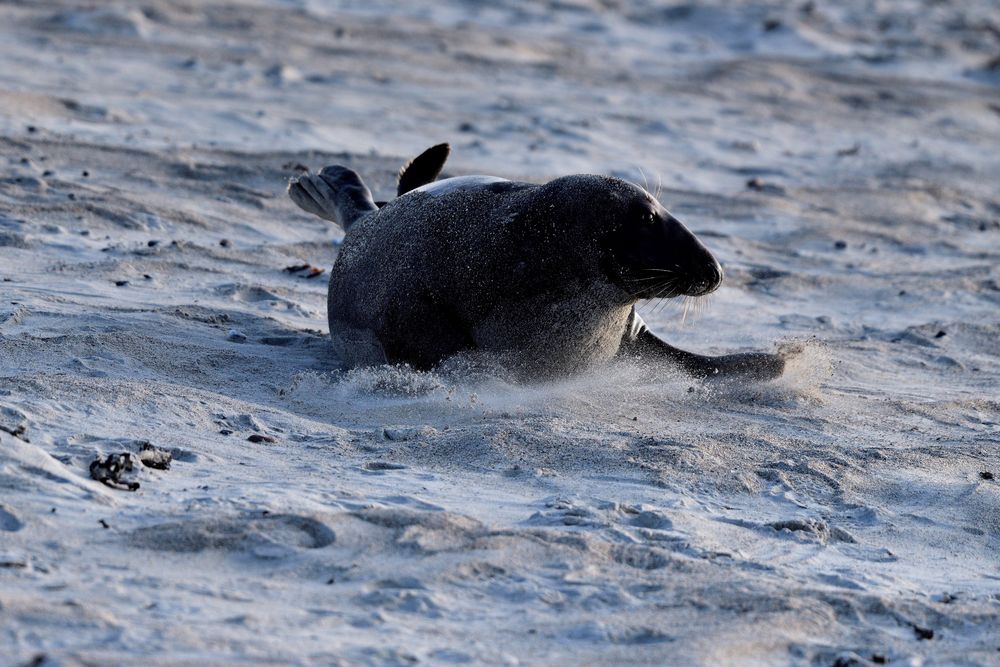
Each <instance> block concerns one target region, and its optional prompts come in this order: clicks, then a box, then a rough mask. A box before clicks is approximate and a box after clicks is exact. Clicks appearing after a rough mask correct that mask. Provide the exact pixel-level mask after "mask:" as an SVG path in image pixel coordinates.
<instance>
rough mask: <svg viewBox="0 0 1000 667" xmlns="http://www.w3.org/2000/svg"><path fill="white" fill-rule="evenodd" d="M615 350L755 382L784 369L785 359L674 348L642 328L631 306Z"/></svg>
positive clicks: (702, 375)
mask: <svg viewBox="0 0 1000 667" xmlns="http://www.w3.org/2000/svg"><path fill="white" fill-rule="evenodd" d="M619 354H633V355H638V356H648V357H652V358H659V359H667V360H669V361H672V362H674V363H676V364H677V365H679V366H680V367H681V368H682V369H684V372H686V373H687V374H688V375H691V376H692V377H696V378H698V379H702V380H706V379H713V378H718V379H746V380H752V381H756V382H763V381H766V380H773V379H775V378H777V377H780V376H781V374H782V373H784V372H785V359H784V357H782V356H780V355H777V354H768V353H766V352H745V353H741V354H727V355H724V356H721V357H708V356H703V355H700V354H695V353H694V352H687V351H685V350H682V349H680V348H676V347H674V346H673V345H670V344H669V343H666V342H664V341H662V340H660V339H659V338H657V337H656V336H655V335H653V333H652V332H651V331H650V330H649V329H647V328H646V323H645V322H643V321H642V318H641V317H639V315H638V313H636V312H635V310H633V311H632V316H631V318H630V320H629V325H628V327H627V328H626V330H625V335H624V336H623V337H622V345H621V348H620V349H619Z"/></svg>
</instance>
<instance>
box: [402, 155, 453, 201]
mask: <svg viewBox="0 0 1000 667" xmlns="http://www.w3.org/2000/svg"><path fill="white" fill-rule="evenodd" d="M450 154H451V146H449V145H448V144H438V145H437V146H431V147H430V148H428V149H427V150H425V151H424V152H423V153H421V154H420V155H418V156H417V157H415V158H413V159H412V160H410V161H409V162H407V163H406V164H404V165H403V168H402V169H400V170H399V180H398V181H397V185H396V196H397V197H401V196H402V195H405V194H406V193H407V192H409V191H410V190H415V189H416V188H419V187H420V186H421V185H427V184H428V183H433V182H434V181H435V180H436V179H437V177H438V176H439V175H440V174H441V170H442V169H444V163H445V162H446V161H447V160H448V156H449V155H450Z"/></svg>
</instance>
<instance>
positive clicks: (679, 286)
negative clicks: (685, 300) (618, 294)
mask: <svg viewBox="0 0 1000 667" xmlns="http://www.w3.org/2000/svg"><path fill="white" fill-rule="evenodd" d="M622 268H623V270H621V271H620V273H619V275H620V276H621V278H620V280H621V284H622V286H623V287H624V288H625V289H626V290H627V291H628V292H629V293H630V295H632V296H633V297H634V298H637V299H672V298H675V297H680V296H691V297H699V296H706V295H708V294H711V293H712V292H714V291H715V290H717V289H719V286H720V285H721V284H722V278H723V272H722V267H721V266H719V263H718V262H717V261H715V260H714V258H713V260H712V261H711V262H705V263H703V264H701V266H699V267H698V268H697V269H695V270H693V269H691V268H688V267H683V266H681V265H679V264H675V265H673V266H672V267H671V268H640V269H633V270H629V269H628V268H625V267H622Z"/></svg>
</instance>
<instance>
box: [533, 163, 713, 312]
mask: <svg viewBox="0 0 1000 667" xmlns="http://www.w3.org/2000/svg"><path fill="white" fill-rule="evenodd" d="M541 193H543V195H544V193H551V200H552V201H553V202H555V201H558V205H555V204H551V205H548V206H547V205H546V201H545V199H542V200H541V202H540V204H539V206H538V208H540V209H541V210H550V211H551V210H560V211H561V215H560V216H559V220H560V223H559V224H560V225H561V230H562V231H561V235H562V239H563V241H562V243H561V246H562V249H563V251H564V254H563V255H562V257H564V258H566V256H567V254H570V253H569V252H566V251H567V250H568V249H572V251H573V253H574V254H576V255H577V257H579V258H580V259H581V260H583V262H584V263H588V262H593V261H595V260H596V262H597V267H595V268H596V270H597V271H598V272H599V274H600V275H602V276H603V277H604V279H606V280H609V281H610V282H611V283H612V284H613V285H615V286H616V287H618V288H619V289H620V290H621V291H622V292H623V294H625V295H627V297H628V300H636V299H650V298H670V297H676V296H703V295H705V294H709V293H711V292H714V291H715V290H716V289H718V287H719V285H720V284H721V283H722V267H721V266H720V265H719V262H718V261H717V260H716V259H715V257H713V256H712V253H710V252H709V251H708V248H706V247H705V246H704V245H702V243H701V241H699V240H698V239H697V238H696V237H695V235H694V234H692V233H691V232H690V231H689V230H688V229H687V228H686V227H685V226H684V225H683V224H682V223H681V222H680V221H679V220H678V219H677V218H675V217H674V216H672V215H671V214H670V212H669V211H667V209H665V208H664V207H663V206H662V205H661V204H660V203H659V202H658V201H656V199H655V198H654V197H653V196H652V195H651V194H649V193H648V192H646V191H645V190H644V189H642V188H640V187H638V186H635V185H633V184H631V183H627V182H625V181H623V180H621V179H617V178H610V177H606V176H588V175H578V176H567V177H563V178H560V179H556V180H555V181H551V182H550V183H548V184H547V185H545V186H543V188H542V190H541ZM570 231H572V233H573V235H572V237H571V238H572V239H573V240H572V242H570V241H569V240H568V238H567V236H566V234H567V233H568V232H570Z"/></svg>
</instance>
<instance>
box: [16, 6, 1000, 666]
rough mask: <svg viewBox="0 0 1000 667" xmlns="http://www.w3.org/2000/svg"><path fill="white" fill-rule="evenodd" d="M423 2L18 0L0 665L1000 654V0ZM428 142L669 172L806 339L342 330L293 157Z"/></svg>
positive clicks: (656, 316) (476, 169) (819, 659)
mask: <svg viewBox="0 0 1000 667" xmlns="http://www.w3.org/2000/svg"><path fill="white" fill-rule="evenodd" d="M425 6H427V7H433V8H432V9H430V8H428V9H417V8H416V7H417V3H406V2H399V3H391V2H383V1H378V2H361V1H357V2H344V3H332V2H320V1H319V0H225V1H224V0H208V1H205V2H186V3H185V2H180V3H178V2H166V1H164V0H146V1H144V2H139V3H124V2H90V3H83V2H69V1H58V0H36V1H22V2H17V1H14V2H3V3H0V63H2V67H0V165H2V170H0V279H2V280H3V281H4V282H2V283H0V664H2V665H22V664H29V663H31V661H32V660H35V659H36V658H37V662H36V663H32V664H44V665H136V664H139V665H150V666H152V665H215V664H219V665H223V664H225V665H228V664H261V665H284V664H289V665H292V664H294V665H312V664H378V665H382V664H413V663H421V664H462V663H476V664H479V663H482V664H553V665H558V664H565V665H589V664H618V663H642V664H656V665H661V664H676V665H696V664H702V665H754V664H761V665H775V664H794V665H817V666H818V665H834V664H838V665H863V664H872V663H874V662H876V661H878V660H883V661H885V662H888V663H890V664H900V665H955V664H1000V556H998V554H1000V551H998V549H1000V481H997V480H996V479H987V478H986V477H988V475H984V473H987V472H993V473H995V474H996V475H997V476H1000V387H998V385H1000V269H998V264H1000V194H998V193H1000V190H998V183H1000V88H998V85H1000V63H998V62H997V60H996V58H997V56H998V54H1000V15H998V10H997V5H996V3H995V2H993V1H991V0H980V1H978V2H977V1H971V0H970V1H961V0H953V1H952V2H930V1H928V2H917V1H906V0H901V1H899V2H887V1H881V2H879V1H874V0H872V1H864V0H849V1H845V2H836V3H834V2H816V3H806V2H802V3H782V2H763V1H760V0H757V1H754V0H747V1H745V2H738V1H735V0H734V1H730V2H721V1H716V2H705V3H698V4H690V5H689V4H682V3H653V2H641V3H624V2H622V3H618V2H598V1H597V0H571V1H564V2H555V1H550V2H538V3H530V4H529V3H523V4H522V3H516V2H513V1H512V0H510V1H506V2H498V3H490V4H489V8H488V9H487V8H484V7H486V5H485V4H479V3H475V2H460V1H458V0H452V1H450V2H438V3H433V4H431V3H426V5H425ZM809 6H812V9H811V11H810V9H809ZM440 141H450V142H451V143H452V144H453V147H454V153H453V158H452V162H451V163H450V165H449V167H448V173H450V174H463V173H492V174H497V175H500V176H504V177H508V178H525V179H530V180H533V181H538V182H543V181H545V180H547V179H549V178H552V177H556V176H560V175H563V174H567V173H574V172H595V173H606V174H614V175H618V176H621V177H623V178H628V179H630V180H633V181H636V182H639V183H642V182H643V179H644V178H645V179H646V180H647V182H648V183H649V188H650V190H654V191H656V190H659V193H660V198H661V200H662V201H663V202H664V204H665V205H666V206H667V207H668V208H670V209H671V210H672V211H673V212H674V213H675V214H676V215H677V216H678V217H680V218H681V219H683V220H685V221H686V222H687V223H688V225H689V226H690V227H691V228H692V229H694V230H695V231H696V232H698V233H699V234H700V235H701V236H702V238H703V239H704V241H705V242H706V244H707V245H709V247H710V248H711V249H712V250H713V251H714V252H715V253H716V254H717V255H718V256H719V258H720V259H721V261H722V262H723V264H724V266H725V268H726V272H727V281H726V284H725V285H724V286H723V288H722V289H721V290H720V291H719V292H718V293H716V294H715V295H713V297H712V298H711V299H710V301H709V303H708V304H706V305H704V306H697V307H696V308H695V310H696V311H697V312H693V313H689V314H688V316H687V318H686V319H684V318H682V315H683V312H682V308H681V306H680V305H679V304H676V303H673V302H670V303H664V304H660V303H649V304H646V305H644V306H643V308H642V310H641V312H642V314H643V315H644V317H645V318H646V320H647V322H649V323H650V325H651V326H652V328H653V329H654V330H656V331H657V332H658V333H660V334H661V335H663V336H664V337H665V338H667V339H668V340H670V341H671V342H673V343H675V344H677V345H680V346H682V347H687V348H690V349H694V350H696V351H701V352H727V351H734V350H738V349H754V348H756V349H771V348H772V347H774V346H776V345H786V346H788V345H792V346H798V347H799V348H801V352H800V353H799V354H797V355H796V356H795V358H794V360H793V362H792V364H791V367H790V369H789V372H788V374H787V376H786V377H785V378H784V379H783V380H781V381H780V382H777V383H774V384H771V385H767V386H760V387H749V388H748V387H744V388H732V387H731V388H719V387H713V386H703V385H700V384H698V383H693V382H691V381H689V380H686V379H684V378H682V377H678V376H676V375H674V374H672V373H671V371H670V369H667V368H639V367H636V366H634V365H628V364H618V365H615V366H613V367H611V368H605V369H600V370H595V371H594V372H592V373H590V374H588V375H585V376H583V377H578V378H573V379H568V380H566V381H564V382H559V383H553V384H547V385H540V386H539V385H536V386H529V387H518V386H512V385H508V384H505V383H503V382H502V381H499V380H495V379H489V378H482V377H476V378H470V377H464V376H462V375H461V374H451V375H448V374H441V373H439V374H417V373H412V372H408V371H405V370H399V369H396V370H393V369H384V368H383V369H376V370H370V371H354V372H349V373H343V372H341V371H339V363H338V360H337V359H336V358H335V357H334V356H333V355H332V353H331V350H330V347H329V344H328V341H327V339H326V337H325V330H326V313H325V276H324V277H320V278H318V279H314V280H308V279H305V278H302V277H298V276H294V275H290V274H289V273H286V272H284V271H282V269H283V268H284V267H286V266H288V265H292V264H301V263H304V262H305V263H311V264H314V265H318V266H321V267H329V265H330V264H331V263H332V262H333V260H334V258H335V256H336V245H335V244H333V243H331V241H333V240H336V239H338V238H339V237H340V232H339V231H337V230H336V229H334V228H333V227H332V226H331V225H329V224H327V223H325V222H323V221H321V220H319V219H317V218H312V217H310V216H308V215H307V214H305V213H303V212H301V211H299V210H297V209H296V208H295V206H294V205H293V204H292V203H291V201H290V200H288V198H287V197H286V196H285V194H284V188H285V185H286V182H287V179H288V178H289V177H290V176H292V175H294V174H295V173H296V172H295V169H296V165H299V164H301V165H305V166H307V167H309V168H312V169H316V168H318V167H321V166H323V165H324V164H329V163H333V162H339V163H343V164H347V165H350V166H352V167H354V168H356V169H357V170H358V171H359V172H361V173H362V174H363V176H364V177H365V178H366V180H367V182H368V183H369V184H370V185H371V186H372V188H373V190H374V191H375V195H376V197H377V198H389V197H391V196H392V193H393V185H394V176H395V171H396V170H397V169H398V167H399V165H400V164H401V163H402V162H403V161H404V160H405V159H407V158H409V157H411V156H412V155H415V154H416V153H418V152H419V151H421V150H423V149H424V148H426V147H427V146H429V145H431V144H433V143H437V142H440ZM754 178H757V179H759V181H758V183H759V187H758V188H756V189H755V188H749V187H747V182H748V181H749V180H751V179H754ZM223 239H225V240H227V241H228V243H227V244H225V245H222V244H220V242H221V241H222V240H223ZM122 281H127V282H125V283H123V284H121V285H119V284H117V283H120V282H122ZM682 320H683V321H682ZM231 333H232V334H235V335H231ZM241 336H245V337H246V339H245V341H244V342H237V340H239V339H241ZM234 338H235V339H237V340H234ZM222 430H228V431H232V433H231V434H230V435H223V434H221V433H220V431H222ZM255 433H259V434H264V435H267V436H270V437H272V438H273V439H274V442H267V441H264V442H258V443H253V442H249V441H248V440H247V438H248V437H249V436H250V435H252V434H255ZM142 440H148V441H150V442H152V443H153V444H155V445H157V446H159V447H162V448H165V449H168V450H172V451H173V453H174V456H175V461H174V463H173V466H172V467H171V469H170V470H168V471H158V470H153V469H148V468H144V469H142V470H139V471H138V472H137V473H136V479H137V480H138V481H139V482H140V483H141V488H140V489H139V490H138V491H136V492H134V493H129V492H127V491H119V490H113V489H110V488H108V487H105V486H102V485H100V484H98V483H97V482H94V481H91V480H90V478H89V474H88V465H89V463H90V462H91V461H92V460H93V459H94V458H95V456H97V455H98V454H108V453H115V452H122V451H137V450H138V447H139V446H140V444H139V443H140V441H142Z"/></svg>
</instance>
